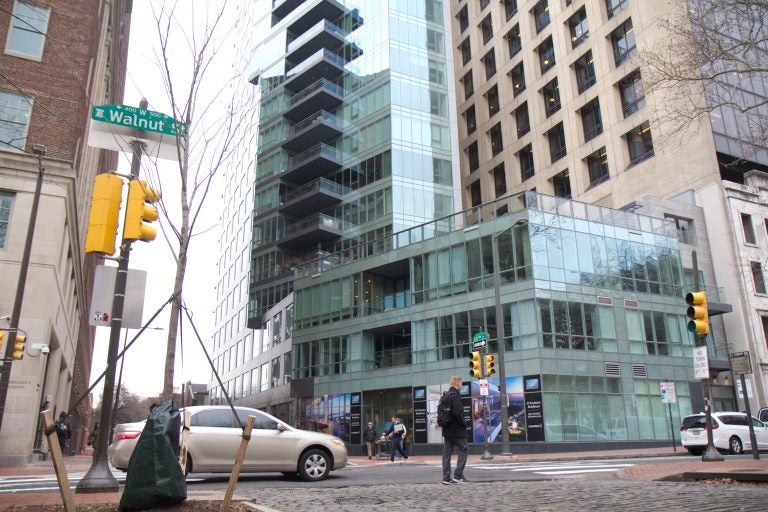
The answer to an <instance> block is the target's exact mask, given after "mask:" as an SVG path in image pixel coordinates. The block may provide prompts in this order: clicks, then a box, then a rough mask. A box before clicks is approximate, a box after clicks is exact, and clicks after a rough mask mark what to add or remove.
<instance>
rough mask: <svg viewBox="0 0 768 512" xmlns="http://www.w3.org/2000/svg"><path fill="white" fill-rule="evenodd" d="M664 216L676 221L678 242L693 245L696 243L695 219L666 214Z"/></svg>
mask: <svg viewBox="0 0 768 512" xmlns="http://www.w3.org/2000/svg"><path fill="white" fill-rule="evenodd" d="M664 218H665V219H667V220H671V221H672V222H674V224H675V231H676V232H677V241H678V242H680V243H681V244H691V245H694V244H695V243H696V238H695V237H694V233H693V221H692V220H691V219H684V218H682V217H676V216H674V215H665V216H664Z"/></svg>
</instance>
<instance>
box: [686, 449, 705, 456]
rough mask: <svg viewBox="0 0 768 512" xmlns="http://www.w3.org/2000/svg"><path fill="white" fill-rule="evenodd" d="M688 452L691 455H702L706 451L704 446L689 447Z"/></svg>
mask: <svg viewBox="0 0 768 512" xmlns="http://www.w3.org/2000/svg"><path fill="white" fill-rule="evenodd" d="M688 453H690V454H691V455H701V454H702V453H704V448H688Z"/></svg>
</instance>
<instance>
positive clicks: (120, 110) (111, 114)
mask: <svg viewBox="0 0 768 512" xmlns="http://www.w3.org/2000/svg"><path fill="white" fill-rule="evenodd" d="M91 119H93V120H94V121H101V122H104V123H110V124H117V125H120V126H128V127H130V128H133V129H136V130H142V131H149V132H155V133H162V134H164V135H171V136H174V137H175V136H176V134H178V135H181V136H182V137H184V136H186V134H187V127H186V125H185V124H184V123H182V122H179V121H176V120H175V119H174V118H172V117H171V116H168V115H165V114H163V113H160V112H155V111H153V110H146V109H143V108H138V107H131V106H130V105H96V106H95V107H93V108H92V109H91Z"/></svg>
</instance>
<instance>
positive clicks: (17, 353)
mask: <svg viewBox="0 0 768 512" xmlns="http://www.w3.org/2000/svg"><path fill="white" fill-rule="evenodd" d="M26 341H27V337H26V336H24V335H23V334H21V333H20V332H16V341H14V342H13V358H14V359H15V360H16V361H19V360H21V359H24V343H25V342H26Z"/></svg>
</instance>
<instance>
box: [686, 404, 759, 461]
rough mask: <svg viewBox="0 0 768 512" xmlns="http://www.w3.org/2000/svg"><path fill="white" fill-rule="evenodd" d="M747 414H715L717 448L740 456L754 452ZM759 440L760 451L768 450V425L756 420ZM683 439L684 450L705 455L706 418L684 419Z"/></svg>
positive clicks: (755, 424) (701, 415)
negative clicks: (750, 440)
mask: <svg viewBox="0 0 768 512" xmlns="http://www.w3.org/2000/svg"><path fill="white" fill-rule="evenodd" d="M748 421H749V420H748V419H747V415H746V414H744V413H743V412H713V413H712V442H713V444H714V445H715V448H717V449H719V450H725V451H729V452H730V453H733V454H740V453H742V452H743V451H744V450H745V449H747V450H751V449H752V444H751V443H750V442H749V423H748ZM752 425H753V426H754V430H755V440H756V441H757V449H758V450H768V426H766V424H765V423H763V422H762V421H760V420H758V419H755V418H752ZM680 440H681V443H682V445H683V448H686V449H688V451H689V452H690V453H691V454H692V455H701V454H702V453H704V451H705V450H706V449H707V429H706V416H705V415H704V413H699V414H692V415H691V416H686V417H685V418H683V424H682V425H680Z"/></svg>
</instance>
